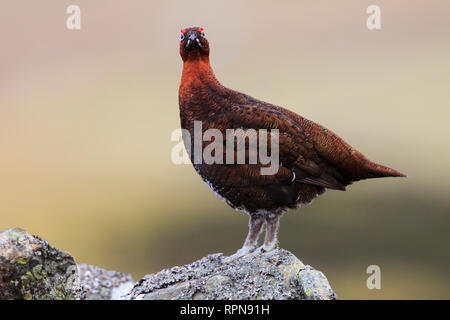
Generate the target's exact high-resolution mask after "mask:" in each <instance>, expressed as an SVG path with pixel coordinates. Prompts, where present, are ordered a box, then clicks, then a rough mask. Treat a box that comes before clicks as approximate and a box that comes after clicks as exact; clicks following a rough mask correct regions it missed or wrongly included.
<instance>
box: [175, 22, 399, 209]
mask: <svg viewBox="0 0 450 320" xmlns="http://www.w3.org/2000/svg"><path fill="white" fill-rule="evenodd" d="M189 39H199V40H192V41H193V42H192V43H191V42H189V45H187V44H188V43H187V42H188V41H189ZM194 42H195V43H194ZM180 55H181V57H182V59H183V74H182V79H181V85H180V88H179V105H180V117H181V126H182V128H183V129H187V130H189V131H190V132H191V135H192V134H193V122H194V120H198V121H202V128H203V131H205V130H206V129H209V128H216V129H219V130H220V131H221V132H223V133H225V130H226V129H235V128H244V129H246V128H252V129H256V130H258V129H279V133H280V137H279V145H280V162H281V163H282V166H281V167H280V169H279V171H278V172H277V173H276V174H274V175H269V176H262V175H261V174H260V170H259V169H260V166H261V164H255V165H249V164H234V165H228V164H227V165H225V164H211V165H207V164H198V165H195V166H194V167H195V169H196V170H197V172H198V173H199V174H200V176H201V177H202V178H203V179H204V180H205V181H206V182H207V183H208V184H209V186H210V187H211V188H212V189H213V190H214V191H215V192H216V193H217V194H218V195H219V196H220V197H222V198H224V199H225V200H226V201H227V203H228V204H230V205H231V206H232V207H233V208H237V209H241V210H243V211H246V212H247V213H249V214H250V215H251V216H261V215H263V216H265V217H269V216H273V215H278V214H280V213H282V212H283V211H284V210H285V209H287V208H296V207H297V206H298V205H299V204H301V203H308V202H310V201H311V200H312V199H313V198H315V197H316V196H317V195H319V194H322V193H323V192H324V191H325V189H326V188H330V189H337V190H345V187H346V186H347V185H349V184H351V183H352V182H354V181H358V180H362V179H368V178H378V177H404V176H405V175H404V174H402V173H400V172H398V171H395V170H393V169H390V168H387V167H385V166H382V165H378V164H376V163H373V162H371V161H370V160H368V159H367V158H366V157H364V156H363V155H362V154H361V153H360V152H358V151H356V150H355V149H353V148H352V147H351V146H350V145H348V144H347V143H346V142H345V141H343V140H342V139H341V138H339V137H338V136H337V135H336V134H334V133H333V132H331V131H330V130H328V129H326V128H324V127H322V126H321V125H319V124H316V123H314V122H312V121H310V120H307V119H305V118H303V117H301V116H300V115H298V114H296V113H294V112H292V111H289V110H287V109H284V108H281V107H278V106H275V105H272V104H270V103H267V102H263V101H260V100H257V99H255V98H252V97H250V96H248V95H245V94H243V93H239V92H236V91H234V90H231V89H228V88H225V87H224V86H222V85H221V84H220V83H219V81H218V80H217V79H216V77H215V76H214V73H213V71H212V68H211V66H210V63H209V43H208V41H207V40H206V38H204V36H201V35H200V31H199V29H198V28H187V29H184V39H183V40H182V41H181V43H180ZM225 138H226V137H225V135H224V139H225ZM205 145H206V144H205ZM294 177H295V179H294V180H293V178H294ZM292 180H293V181H292Z"/></svg>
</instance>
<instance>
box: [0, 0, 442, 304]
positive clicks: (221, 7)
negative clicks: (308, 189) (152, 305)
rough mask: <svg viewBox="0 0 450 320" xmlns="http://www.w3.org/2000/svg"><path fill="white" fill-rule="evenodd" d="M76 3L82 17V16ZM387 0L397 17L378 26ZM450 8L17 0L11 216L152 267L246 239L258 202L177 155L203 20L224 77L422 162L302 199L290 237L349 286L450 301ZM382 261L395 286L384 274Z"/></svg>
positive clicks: (9, 19)
mask: <svg viewBox="0 0 450 320" xmlns="http://www.w3.org/2000/svg"><path fill="white" fill-rule="evenodd" d="M70 4H77V5H79V6H80V7H81V30H79V31H70V30H68V29H67V28H66V19H67V17H68V14H66V8H67V6H68V5H70ZM370 4H378V5H379V6H380V8H381V19H382V29H381V30H379V31H369V30H368V29H367V28H366V19H367V17H368V15H367V14H366V8H367V6H368V5H370ZM449 15H450V2H449V1H446V0H442V1H411V0H408V1H407V0H403V1H401V0H397V1H387V0H383V1H381V0H378V1H363V0H351V1H350V0H349V1H331V0H329V1H278V2H275V1H256V0H253V1H220V2H219V1H194V0H191V1H159V2H156V1H143V0H141V1H106V0H105V1H88V0H76V1H49V0H45V1H44V0H41V1H24V0H19V1H17V0H15V1H12V0H10V1H4V2H3V4H2V10H1V18H0V34H1V51H0V150H1V157H0V195H1V201H0V230H3V229H6V228H10V227H22V228H24V229H26V230H27V231H28V232H31V233H34V234H38V235H40V236H41V237H42V238H44V239H46V240H48V241H49V242H50V243H51V244H53V245H55V246H56V247H58V248H61V249H64V250H66V251H69V252H70V253H71V254H73V255H74V257H75V258H76V260H77V262H79V263H89V264H94V265H99V266H101V267H104V268H107V269H115V270H119V271H123V272H130V273H132V274H133V276H134V278H135V280H138V279H139V277H141V276H143V275H144V274H147V273H153V272H156V271H159V270H160V269H162V268H165V267H171V266H174V265H181V264H185V263H190V262H192V261H194V260H196V259H198V258H201V257H202V256H204V255H206V254H208V253H215V252H224V253H225V254H231V253H233V252H234V251H235V250H236V249H238V248H239V247H240V246H241V245H242V242H243V239H244V238H245V235H246V233H247V216H246V215H245V214H243V213H238V212H235V211H234V210H232V209H231V208H229V207H228V206H227V205H226V204H225V203H223V202H221V201H219V200H218V199H217V198H216V197H215V196H214V194H213V193H212V192H211V191H210V190H209V189H208V187H207V186H206V185H205V184H204V183H203V182H202V180H201V178H200V177H199V176H197V174H196V173H195V171H194V169H193V168H192V167H191V166H188V165H180V166H176V165H174V164H173V163H172V162H171V160H170V152H171V149H172V147H173V146H174V145H175V143H174V142H172V141H171V140H170V134H171V133H172V131H173V130H174V129H176V128H179V113H178V85H179V81H180V76H181V67H182V63H181V59H180V57H179V54H178V43H179V36H180V35H179V30H180V29H181V28H183V27H187V26H193V25H196V26H202V27H203V28H205V32H206V36H207V38H208V39H209V41H210V45H211V62H212V65H213V68H214V70H215V72H216V75H217V77H218V79H219V80H220V81H221V82H222V83H223V84H224V85H226V86H228V87H230V88H233V89H237V90H239V91H242V92H245V93H247V94H249V95H252V96H254V97H256V98H259V99H262V100H266V101H269V102H272V103H275V104H278V105H281V106H285V107H287V108H289V109H291V110H293V111H295V112H297V113H299V114H301V115H303V116H305V117H307V118H309V119H311V120H313V121H316V122H318V123H320V124H322V125H324V126H326V127H328V128H330V129H331V130H333V131H335V132H336V133H337V134H339V135H340V136H341V137H342V138H344V139H345V140H346V141H347V142H349V143H350V144H351V145H352V146H354V147H355V148H356V149H358V150H360V151H361V152H362V153H364V154H365V155H366V156H368V157H369V158H370V159H372V160H374V161H376V162H380V163H383V164H385V165H388V166H391V167H393V168H395V169H398V170H400V171H402V172H405V173H407V174H408V179H392V178H391V179H375V180H370V181H362V182H358V183H356V184H355V185H353V186H351V187H349V188H348V191H347V192H339V191H328V192H327V193H326V194H325V195H323V196H321V197H320V198H318V199H316V200H315V201H314V202H313V204H312V205H310V206H307V207H302V208H301V209H299V210H297V211H293V212H289V213H288V214H286V215H285V216H284V218H283V219H282V221H281V228H280V243H281V246H282V247H283V248H285V249H288V250H290V251H292V252H293V253H294V254H295V255H297V256H298V257H299V258H300V259H302V260H303V262H304V263H305V264H311V265H313V266H314V267H316V268H317V269H319V270H321V271H323V272H324V273H325V274H326V276H327V277H328V279H329V281H330V283H331V285H332V286H333V288H334V289H335V291H336V292H337V294H338V297H339V298H341V299H360V298H368V299H380V298H382V299H391V298H395V299H399V298H407V299H408V298H415V299H417V298H425V299H429V298H446V299H449V298H450V287H449V284H450V283H449V279H450V277H449V275H450V274H449V267H450V254H449V252H450V250H449V242H450V226H449V222H450V218H449V213H450V197H449V187H450V182H449V173H450V148H449V137H450V126H449V125H448V121H449V119H450V108H449V107H450V59H449V58H450V41H449V36H450V17H449ZM372 264H375V265H379V266H380V268H381V276H382V278H381V286H382V288H381V290H368V289H367V287H366V279H367V277H368V276H369V275H368V274H366V268H367V267H368V266H369V265H372Z"/></svg>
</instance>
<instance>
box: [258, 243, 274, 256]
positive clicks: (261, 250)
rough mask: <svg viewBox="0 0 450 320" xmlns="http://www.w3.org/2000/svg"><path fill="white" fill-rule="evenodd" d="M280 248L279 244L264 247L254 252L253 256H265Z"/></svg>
mask: <svg viewBox="0 0 450 320" xmlns="http://www.w3.org/2000/svg"><path fill="white" fill-rule="evenodd" d="M277 247H278V245H277V244H274V245H271V246H266V245H262V246H260V247H258V248H256V250H255V251H253V252H252V254H255V255H258V254H263V253H266V252H269V251H272V250H275V249H276V248H277Z"/></svg>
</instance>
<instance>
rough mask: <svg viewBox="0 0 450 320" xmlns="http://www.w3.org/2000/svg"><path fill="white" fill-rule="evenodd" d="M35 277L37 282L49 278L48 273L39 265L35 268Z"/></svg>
mask: <svg viewBox="0 0 450 320" xmlns="http://www.w3.org/2000/svg"><path fill="white" fill-rule="evenodd" d="M32 271H33V275H34V277H35V278H36V279H37V280H44V279H46V278H47V272H46V271H45V270H43V268H42V265H41V264H38V265H37V266H35V267H34V268H33V270H32Z"/></svg>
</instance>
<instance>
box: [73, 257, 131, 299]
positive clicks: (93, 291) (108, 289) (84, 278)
mask: <svg viewBox="0 0 450 320" xmlns="http://www.w3.org/2000/svg"><path fill="white" fill-rule="evenodd" d="M78 272H79V276H80V284H81V287H82V288H83V290H84V292H85V298H86V299H87V300H120V299H121V298H122V296H124V295H125V294H127V293H128V292H130V290H131V289H132V288H133V285H134V280H133V278H132V277H131V275H129V274H125V273H121V272H117V271H111V270H105V269H102V268H99V267H96V266H92V265H87V264H79V265H78Z"/></svg>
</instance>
